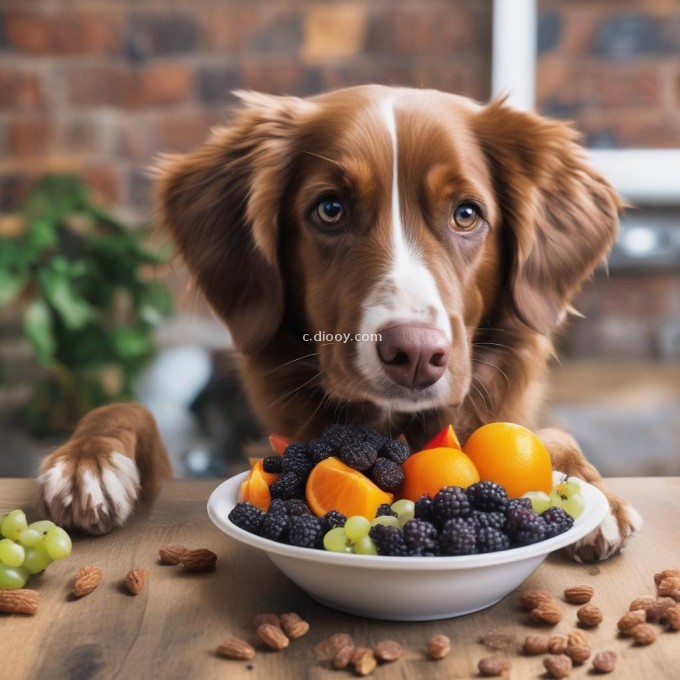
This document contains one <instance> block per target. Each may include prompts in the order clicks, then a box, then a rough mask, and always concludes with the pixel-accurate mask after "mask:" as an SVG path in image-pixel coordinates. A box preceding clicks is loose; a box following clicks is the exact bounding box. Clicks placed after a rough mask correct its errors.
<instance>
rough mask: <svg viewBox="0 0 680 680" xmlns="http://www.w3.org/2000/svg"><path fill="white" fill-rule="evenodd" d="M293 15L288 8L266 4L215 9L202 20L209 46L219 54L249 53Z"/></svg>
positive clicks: (259, 3) (235, 5) (252, 3)
mask: <svg viewBox="0 0 680 680" xmlns="http://www.w3.org/2000/svg"><path fill="white" fill-rule="evenodd" d="M291 15H292V13H291V10H290V9H289V8H286V7H285V5H284V6H283V7H276V6H275V4H274V3H263V2H250V3H244V4H234V3H231V4H230V5H229V6H228V7H216V8H211V9H210V10H208V11H206V12H204V13H203V14H202V16H201V23H202V31H203V34H204V36H205V38H204V40H205V46H206V47H207V48H208V49H209V50H211V51H216V52H224V51H228V52H243V51H247V50H248V49H249V48H250V47H251V46H253V45H254V44H255V42H256V40H257V37H258V36H259V35H261V34H262V33H263V32H265V31H267V30H269V29H270V28H271V27H272V26H274V25H276V24H277V23H279V22H281V21H283V20H285V19H286V18H290V16H291Z"/></svg>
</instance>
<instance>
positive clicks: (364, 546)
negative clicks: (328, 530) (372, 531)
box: [354, 536, 378, 555]
mask: <svg viewBox="0 0 680 680" xmlns="http://www.w3.org/2000/svg"><path fill="white" fill-rule="evenodd" d="M354 552H355V553H356V554H357V555H377V554H378V551H377V550H376V547H375V543H373V539H372V538H371V537H370V536H364V537H363V538H361V539H359V540H358V541H357V542H356V543H355V544H354Z"/></svg>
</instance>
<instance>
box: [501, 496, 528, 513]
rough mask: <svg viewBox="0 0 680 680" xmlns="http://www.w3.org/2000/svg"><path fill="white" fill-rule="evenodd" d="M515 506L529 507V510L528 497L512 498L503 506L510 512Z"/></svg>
mask: <svg viewBox="0 0 680 680" xmlns="http://www.w3.org/2000/svg"><path fill="white" fill-rule="evenodd" d="M515 508H529V510H531V499H530V498H513V499H512V500H510V501H508V504H507V505H506V506H505V512H506V513H507V512H510V511H511V510H514V509H515Z"/></svg>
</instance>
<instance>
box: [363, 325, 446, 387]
mask: <svg viewBox="0 0 680 680" xmlns="http://www.w3.org/2000/svg"><path fill="white" fill-rule="evenodd" d="M380 336H381V337H380V340H378V342H377V345H376V346H377V350H378V356H379V357H380V361H381V362H382V366H383V369H385V373H387V375H388V376H389V377H390V378H391V379H392V380H394V382H395V383H397V385H403V386H404V387H429V386H430V385H433V384H434V383H436V382H437V380H439V378H441V377H442V375H443V374H444V371H445V370H446V364H447V363H448V360H449V352H450V351H451V345H450V343H449V340H448V338H447V337H446V335H444V333H443V332H442V331H440V330H437V329H436V328H430V327H428V326H416V325H410V324H401V325H399V326H391V327H390V328H385V329H383V330H381V331H380Z"/></svg>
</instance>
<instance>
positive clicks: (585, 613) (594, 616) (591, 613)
mask: <svg viewBox="0 0 680 680" xmlns="http://www.w3.org/2000/svg"><path fill="white" fill-rule="evenodd" d="M576 618H577V619H578V620H579V622H580V623H581V625H583V626H585V627H586V628H593V627H594V626H599V625H600V624H601V623H602V619H603V616H602V610H601V609H600V608H599V607H596V606H595V605H594V604H586V605H584V606H583V607H581V608H580V609H579V610H578V611H577V612H576Z"/></svg>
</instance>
